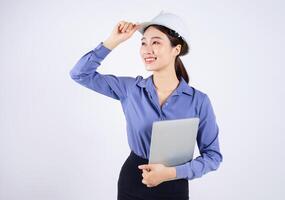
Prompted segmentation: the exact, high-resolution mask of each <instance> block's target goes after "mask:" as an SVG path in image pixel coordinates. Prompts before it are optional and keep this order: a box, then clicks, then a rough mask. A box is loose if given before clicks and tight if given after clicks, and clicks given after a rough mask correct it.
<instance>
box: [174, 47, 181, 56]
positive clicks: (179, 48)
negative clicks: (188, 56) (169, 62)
mask: <svg viewBox="0 0 285 200" xmlns="http://www.w3.org/2000/svg"><path fill="white" fill-rule="evenodd" d="M181 47H182V46H181V44H178V45H176V47H175V52H176V55H179V53H180V51H181Z"/></svg>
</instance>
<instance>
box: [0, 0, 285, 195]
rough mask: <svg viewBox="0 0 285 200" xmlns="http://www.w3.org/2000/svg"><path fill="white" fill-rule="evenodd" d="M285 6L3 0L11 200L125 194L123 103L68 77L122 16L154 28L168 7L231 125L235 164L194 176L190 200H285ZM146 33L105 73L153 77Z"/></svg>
mask: <svg viewBox="0 0 285 200" xmlns="http://www.w3.org/2000/svg"><path fill="white" fill-rule="evenodd" d="M284 5H285V3H284V1H281V0H280V1H277V0H271V1H261V0H251V1H248V0H247V1H246V0H240V1H229V0H216V1H212V0H204V1H194V0H192V1H191V0H187V1H186V0H185V1H173V0H171V1H165V0H161V1H153V0H151V1H146V0H144V1H136V0H132V1H121V3H115V1H109V0H104V1H94V0H93V1H86V0H80V1H79V0H78V1H75V0H69V1H67V0H66V1H59V0H54V1H35V0H34V1H5V2H4V1H1V3H0V25H1V31H0V44H1V45H0V58H1V59H0V75H1V77H0V89H1V90H0V199H1V200H47V199H48V200H65V199H66V200H79V199H80V200H89V199H90V200H91V199H116V195H117V179H118V175H119V172H120V168H121V166H122V164H123V162H124V161H125V159H126V158H127V156H128V155H129V151H130V149H129V146H128V144H127V137H126V122H125V118H124V115H123V112H122V109H121V105H120V103H119V101H116V100H114V99H111V98H109V97H106V96H103V95H101V94H98V93H95V92H93V91H92V90H89V89H87V88H84V87H82V86H80V85H79V84H77V83H76V82H74V81H73V80H72V79H71V78H70V76H69V71H70V70H71V68H72V67H73V66H74V64H75V63H76V62H77V61H78V60H79V59H80V57H81V56H83V55H84V54H85V53H87V52H88V51H90V50H91V49H93V48H95V47H96V46H97V45H98V44H99V42H101V41H103V40H105V39H106V38H107V37H108V36H109V34H110V33H111V31H112V29H113V27H114V26H115V24H116V23H117V22H118V21H120V20H126V21H131V22H143V21H147V20H150V19H152V18H153V17H154V16H156V15H157V14H158V13H159V12H160V11H161V10H162V9H164V10H168V11H171V12H174V13H177V14H179V15H180V16H181V17H182V18H184V19H185V21H186V22H187V23H188V25H189V29H190V31H191V39H192V43H191V47H192V48H191V52H190V54H189V55H187V56H185V57H182V60H183V62H184V64H185V66H186V68H187V71H188V73H189V76H190V79H191V80H190V85H192V86H194V87H196V88H197V89H199V90H201V91H203V92H205V93H207V94H208V95H209V97H210V99H211V101H212V104H213V107H214V110H215V114H216V117H217V122H218V125H219V127H220V136H219V137H220V138H219V139H220V148H221V152H222V154H223V156H224V161H223V162H222V163H221V165H220V168H219V169H218V170H217V171H214V172H210V173H208V174H206V175H204V176H202V177H201V178H197V179H194V180H192V181H189V188H190V199H193V200H200V199H203V200H212V199H219V200H228V199H232V200H235V199H236V200H240V199H250V200H252V199H256V200H267V199H274V200H281V199H284V198H285V191H284V184H285V173H284V169H285V164H284V163H285V162H284V158H285V156H284V147H283V145H284V142H285V141H284V139H285V137H284V133H285V128H284V116H283V115H284V111H285V108H284V102H285V91H284V90H285V89H284V85H285V81H284V74H285V73H284V69H283V67H284V64H285V62H284V45H285V42H284V34H285V31H284V21H285V20H284ZM140 38H141V35H140V34H139V33H138V32H136V33H135V34H134V35H133V37H132V38H130V39H129V40H127V41H126V42H125V43H123V44H121V45H120V46H118V47H117V48H116V49H114V50H113V51H112V52H111V53H110V54H109V55H108V57H107V58H106V59H105V60H104V61H103V62H102V65H101V66H100V68H98V71H100V72H101V73H111V74H114V75H129V76H134V77H135V76H136V75H138V74H140V75H142V76H144V77H146V76H148V75H150V74H151V72H148V71H146V70H145V68H144V65H143V63H142V60H141V58H140V56H139V47H140ZM282 102H283V103H282ZM282 185H283V186H282Z"/></svg>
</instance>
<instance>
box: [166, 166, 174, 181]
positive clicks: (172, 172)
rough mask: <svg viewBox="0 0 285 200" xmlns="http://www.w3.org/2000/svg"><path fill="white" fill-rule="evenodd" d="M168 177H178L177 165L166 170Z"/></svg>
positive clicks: (171, 178) (170, 178)
mask: <svg viewBox="0 0 285 200" xmlns="http://www.w3.org/2000/svg"><path fill="white" fill-rule="evenodd" d="M166 171H167V172H166V179H167V180H173V179H175V178H176V168H175V167H167V170H166Z"/></svg>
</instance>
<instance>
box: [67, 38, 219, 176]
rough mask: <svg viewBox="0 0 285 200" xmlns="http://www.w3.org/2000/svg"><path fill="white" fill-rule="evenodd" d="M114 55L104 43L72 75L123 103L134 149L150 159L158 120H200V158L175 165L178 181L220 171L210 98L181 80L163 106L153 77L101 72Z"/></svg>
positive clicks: (138, 153)
mask: <svg viewBox="0 0 285 200" xmlns="http://www.w3.org/2000/svg"><path fill="white" fill-rule="evenodd" d="M110 52H111V50H110V49H108V48H107V47H105V46H104V45H103V42H100V44H98V45H97V47H96V48H94V49H93V50H91V51H89V52H87V53H86V54H85V55H83V56H82V57H81V58H80V60H79V61H78V62H77V63H76V64H75V66H74V67H73V68H72V69H71V71H70V76H71V78H72V79H73V80H74V81H76V82H77V83H79V84H81V85H83V86H84V87H87V88H89V89H91V90H93V91H95V92H98V93H100V94H102V95H106V96H108V97H111V98H113V99H116V100H119V101H120V103H121V105H122V108H123V112H124V115H125V118H126V125H127V138H128V144H129V147H130V149H131V150H132V151H133V152H134V153H136V154H137V155H139V156H141V157H143V158H145V159H149V153H150V141H151V132H152V123H153V122H154V121H158V120H171V119H181V118H191V117H199V118H200V122H199V127H198V134H197V145H198V148H199V151H200V156H199V157H197V158H195V159H192V160H190V161H189V162H187V163H184V164H182V165H177V166H175V168H176V178H177V179H179V178H185V179H188V180H191V179H194V178H197V177H201V176H202V175H204V174H205V173H207V172H210V171H213V170H216V169H217V168H218V167H219V164H220V162H222V159H223V157H222V154H221V153H220V149H219V141H218V134H219V128H218V125H217V123H216V118H215V114H214V111H213V108H212V105H211V102H210V99H209V97H208V95H207V94H205V93H203V92H201V91H199V90H197V89H195V88H194V87H191V86H189V85H188V84H187V82H186V81H185V80H184V79H183V78H181V80H180V83H179V85H178V87H177V88H176V89H175V90H174V91H173V92H172V94H171V95H170V96H169V97H168V98H167V100H166V102H165V103H164V104H163V105H162V106H160V105H159V99H158V95H157V92H156V89H155V87H154V83H153V75H150V76H149V77H147V78H143V77H142V76H140V75H138V76H136V77H129V76H115V75H112V74H102V73H99V72H98V71H97V68H98V67H99V66H100V65H101V62H102V60H103V59H104V58H105V57H106V56H107V55H108V54H109V53H110Z"/></svg>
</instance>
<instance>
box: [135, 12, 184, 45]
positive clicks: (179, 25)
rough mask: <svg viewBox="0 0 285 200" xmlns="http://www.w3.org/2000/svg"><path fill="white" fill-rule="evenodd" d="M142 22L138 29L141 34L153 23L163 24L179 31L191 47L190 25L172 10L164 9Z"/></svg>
mask: <svg viewBox="0 0 285 200" xmlns="http://www.w3.org/2000/svg"><path fill="white" fill-rule="evenodd" d="M140 24H141V27H140V28H139V29H138V31H139V32H140V33H141V34H143V32H144V29H145V28H146V27H147V26H149V25H151V24H158V25H162V26H165V27H167V28H169V29H171V30H173V31H175V32H176V33H178V34H179V35H180V36H181V37H182V39H183V40H184V41H185V42H186V43H187V45H188V47H190V34H189V30H188V27H187V25H186V24H185V22H184V21H183V20H182V19H181V18H180V17H179V16H178V15H175V14H173V13H170V12H165V11H164V10H162V11H161V12H160V13H159V14H158V15H157V16H156V17H154V18H153V19H152V20H151V21H148V22H142V23H140Z"/></svg>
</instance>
